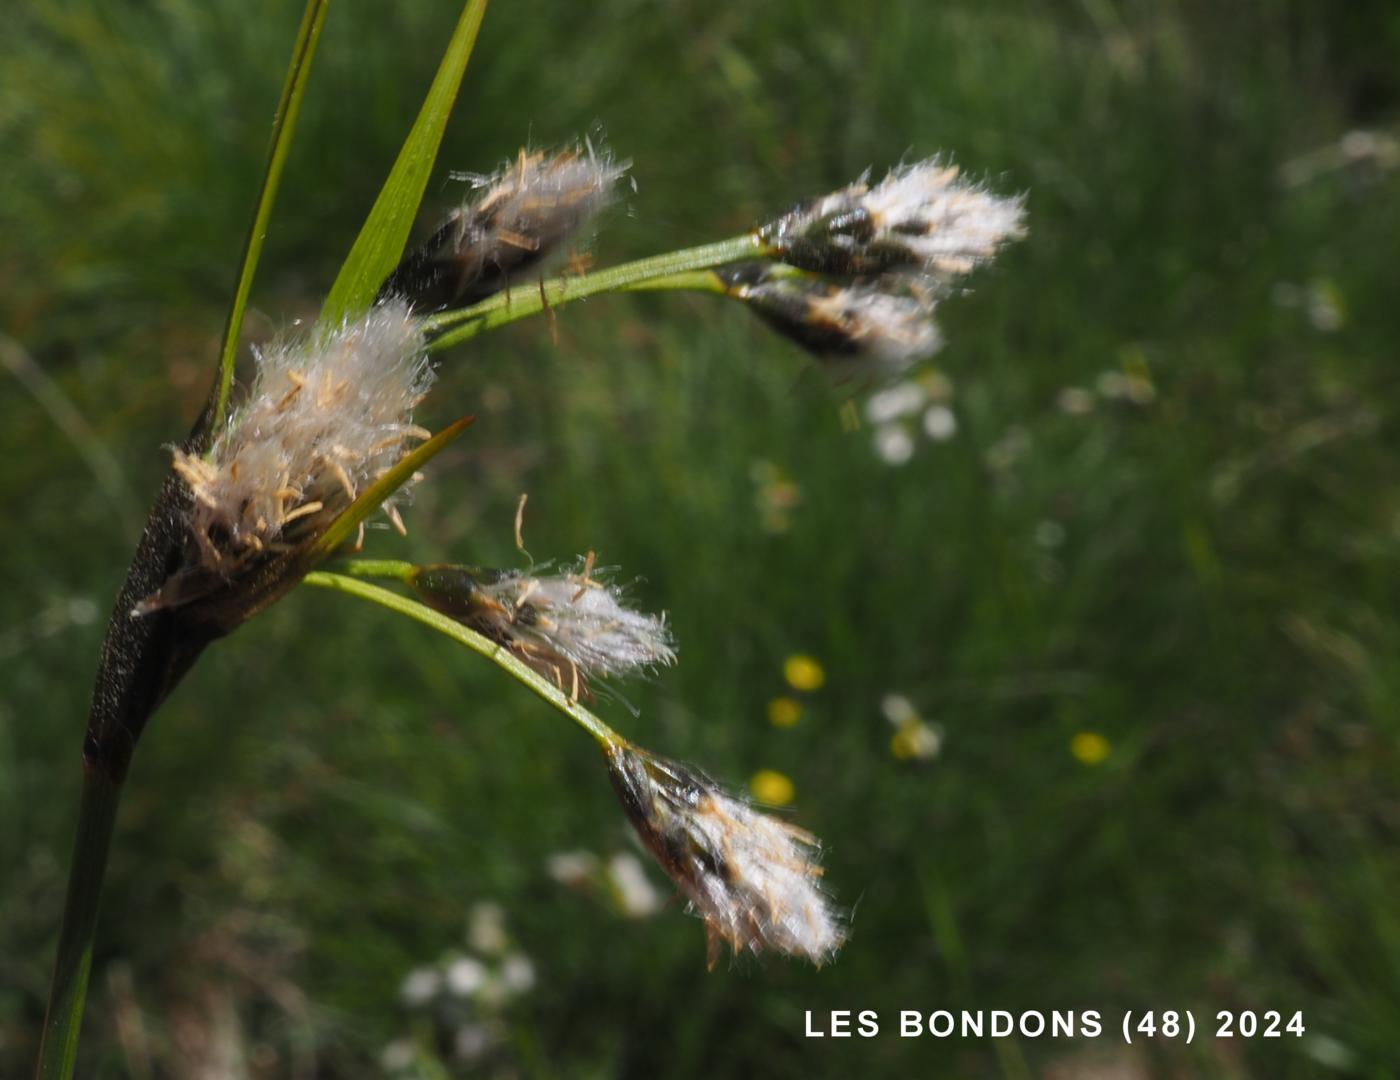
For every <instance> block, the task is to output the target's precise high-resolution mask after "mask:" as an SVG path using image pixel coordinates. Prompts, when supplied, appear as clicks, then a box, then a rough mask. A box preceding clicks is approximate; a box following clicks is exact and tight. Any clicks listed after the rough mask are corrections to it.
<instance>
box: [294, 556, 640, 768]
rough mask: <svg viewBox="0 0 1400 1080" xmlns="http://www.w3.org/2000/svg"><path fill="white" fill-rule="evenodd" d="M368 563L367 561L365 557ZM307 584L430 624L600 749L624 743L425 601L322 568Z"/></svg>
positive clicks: (573, 703)
mask: <svg viewBox="0 0 1400 1080" xmlns="http://www.w3.org/2000/svg"><path fill="white" fill-rule="evenodd" d="M365 561H366V562H368V561H369V560H365ZM303 580H304V581H305V582H306V584H308V585H317V586H319V587H321V588H323V589H335V590H336V591H338V592H343V593H349V594H350V595H351V596H357V597H359V598H360V599H361V600H369V601H371V602H372V603H375V604H378V605H380V606H381V607H385V608H388V609H389V610H390V611H393V612H397V613H398V614H400V615H407V616H408V617H409V618H410V619H416V620H417V621H418V622H420V623H422V624H423V625H424V626H430V627H432V628H433V629H434V630H436V631H437V632H438V633H440V634H446V635H447V636H448V637H450V638H452V639H453V640H454V641H457V642H460V643H461V644H463V645H465V646H466V647H467V648H469V649H471V650H473V651H474V652H477V653H479V654H481V655H482V656H484V657H486V659H488V660H490V661H491V662H492V663H493V664H495V665H497V666H498V667H501V668H504V669H505V670H506V671H508V672H509V673H510V674H511V675H512V676H513V677H514V678H515V679H516V680H517V681H519V682H521V683H523V684H524V685H525V686H527V687H529V688H530V689H531V690H533V691H534V692H535V694H536V695H538V696H539V697H541V698H543V699H544V700H545V701H547V702H548V703H549V704H551V705H553V706H554V707H555V708H556V709H558V710H559V711H560V712H561V713H563V714H564V715H565V716H567V717H568V718H569V719H570V720H572V721H573V722H574V723H576V724H577V725H578V726H579V727H581V728H583V730H584V731H586V732H588V734H590V735H592V736H593V738H595V739H597V740H598V743H599V745H601V746H602V747H603V749H605V750H607V749H609V748H614V747H618V746H625V745H627V740H626V739H624V738H623V737H622V736H621V735H619V734H618V733H617V732H615V731H614V730H613V729H612V728H610V727H608V725H607V724H605V723H603V721H602V720H600V719H599V718H598V717H596V716H594V715H593V713H591V712H589V711H588V710H587V709H585V708H584V707H583V706H582V705H580V704H579V703H578V702H577V701H575V700H574V699H573V698H571V697H569V695H568V694H566V693H564V692H563V691H562V690H560V689H559V688H558V687H557V686H555V685H554V684H553V683H552V682H550V681H549V680H548V679H546V678H545V677H544V676H543V675H540V674H539V673H537V672H535V671H532V670H531V669H530V668H528V667H526V666H525V665H524V664H523V663H521V662H520V661H519V660H517V659H516V658H515V657H514V656H513V655H512V654H511V653H510V652H509V651H508V650H506V649H503V648H501V646H500V645H497V644H496V643H495V642H494V641H489V640H487V639H486V638H484V637H482V636H481V635H480V634H478V633H477V632H476V631H475V630H469V629H467V627H465V626H463V625H462V624H461V623H459V622H457V621H456V620H454V619H450V618H448V617H447V616H446V615H443V614H442V613H441V612H437V611H434V610H433V609H432V608H430V607H428V606H427V605H426V604H421V603H419V602H418V601H417V600H413V599H410V598H409V597H407V596H400V595H399V594H398V593H396V592H391V591H390V590H388V589H386V588H383V587H382V586H379V585H371V584H370V583H369V582H367V581H359V580H357V579H356V578H353V577H347V576H346V575H344V574H331V573H327V572H326V571H324V570H314V571H312V572H311V573H309V574H307V575H306V577H305V578H304V579H303Z"/></svg>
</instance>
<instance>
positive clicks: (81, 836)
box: [38, 761, 121, 1080]
mask: <svg viewBox="0 0 1400 1080" xmlns="http://www.w3.org/2000/svg"><path fill="white" fill-rule="evenodd" d="M120 796H121V781H120V780H118V779H116V778H115V777H113V776H111V775H110V774H109V773H108V772H107V771H106V770H104V769H102V768H101V767H94V765H93V764H92V763H91V762H88V761H85V762H84V770H83V796H82V803H81V805H80V807H79V810H78V838H77V840H76V842H75V843H74V845H73V865H72V870H71V873H70V876H69V879H68V896H67V899H66V900H65V902H64V909H63V929H62V931H61V932H60V934H59V939H58V959H57V960H56V962H55V963H54V974H53V982H52V984H51V987H50V991H49V995H50V996H49V1007H48V1012H47V1014H46V1015H45V1017H44V1031H43V1035H42V1042H41V1045H40V1050H39V1069H38V1077H39V1080H59V1078H63V1080H66V1078H67V1077H70V1076H72V1075H73V1064H74V1061H75V1060H76V1058H77V1055H78V1031H79V1029H80V1028H81V1026H82V1016H83V1001H84V999H85V998H86V996H87V984H88V974H89V972H90V971H91V969H92V943H93V937H94V936H95V934H96V932H97V909H98V902H99V900H100V898H101V895H102V876H103V874H104V872H105V871H106V868H107V851H108V848H109V847H110V846H111V840H112V827H113V825H114V823H115V822H116V817H117V801H118V799H119V798H120Z"/></svg>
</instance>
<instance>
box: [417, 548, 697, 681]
mask: <svg viewBox="0 0 1400 1080" xmlns="http://www.w3.org/2000/svg"><path fill="white" fill-rule="evenodd" d="M413 587H414V588H415V590H417V592H418V594H419V596H421V597H422V598H423V600H424V602H426V603H427V604H428V605H430V606H431V607H434V608H436V609H437V610H439V611H441V612H443V613H444V614H446V615H449V616H451V617H452V618H454V619H457V620H458V621H459V622H462V623H463V624H465V625H467V626H469V627H471V628H472V629H473V630H475V631H477V633H479V634H481V635H482V636H484V637H487V638H490V639H491V640H492V641H496V642H498V643H500V644H502V645H505V646H507V647H509V648H510V649H511V651H512V652H514V653H515V654H516V655H517V656H519V657H520V659H522V660H523V661H525V663H527V664H529V665H530V666H531V667H533V668H534V669H535V670H537V671H539V672H540V673H541V674H543V675H545V676H546V677H547V678H549V679H550V680H551V681H552V682H554V683H555V684H556V685H557V686H559V687H560V688H561V689H563V690H571V689H578V690H580V691H584V690H587V686H588V681H589V679H591V678H593V677H594V676H616V675H629V674H633V673H635V672H638V671H643V670H645V669H647V668H651V667H658V666H667V665H670V664H673V663H675V660H676V650H675V645H674V642H673V641H672V639H671V633H670V630H669V628H668V627H667V626H666V620H665V618H664V617H662V616H659V615H648V614H645V613H643V612H638V611H633V610H632V609H630V608H628V607H627V606H626V605H625V603H624V596H623V593H622V590H621V589H620V588H619V587H618V586H616V585H614V584H611V583H610V582H609V581H608V580H607V572H606V571H604V570H596V569H593V568H592V567H591V566H590V565H589V564H588V562H587V561H586V560H585V561H582V562H580V564H579V565H578V566H577V568H576V569H575V570H573V571H571V572H566V573H561V574H550V575H538V574H527V573H523V572H521V571H519V570H480V569H467V568H465V567H454V566H430V567H424V568H423V569H421V570H419V571H418V573H417V574H416V575H415V576H414V579H413Z"/></svg>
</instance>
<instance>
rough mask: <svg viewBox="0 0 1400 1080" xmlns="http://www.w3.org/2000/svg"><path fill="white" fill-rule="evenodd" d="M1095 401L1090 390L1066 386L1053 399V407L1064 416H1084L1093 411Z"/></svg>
mask: <svg viewBox="0 0 1400 1080" xmlns="http://www.w3.org/2000/svg"><path fill="white" fill-rule="evenodd" d="M1096 400H1097V399H1096V398H1095V397H1094V392H1093V391H1092V390H1086V389H1084V387H1082V386H1066V387H1065V388H1064V389H1063V390H1061V391H1060V392H1059V394H1058V395H1057V396H1056V398H1055V405H1056V407H1057V408H1059V410H1060V412H1062V413H1064V414H1065V415H1066V416H1086V415H1087V414H1089V413H1091V412H1093V411H1094V404H1095V401H1096Z"/></svg>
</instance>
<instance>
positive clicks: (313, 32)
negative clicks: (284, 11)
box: [210, 0, 330, 436]
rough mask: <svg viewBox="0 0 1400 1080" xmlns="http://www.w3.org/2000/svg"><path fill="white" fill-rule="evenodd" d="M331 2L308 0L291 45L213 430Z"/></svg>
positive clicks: (224, 353)
mask: <svg viewBox="0 0 1400 1080" xmlns="http://www.w3.org/2000/svg"><path fill="white" fill-rule="evenodd" d="M329 3H330V0H307V4H306V12H305V14H303V15H302V19H301V30H300V31H299V32H298V33H297V41H296V45H295V47H294V48H293V50H292V62H291V64H290V65H289V66H288V68H287V81H286V82H285V83H284V84H283V86H282V97H281V99H280V100H279V101H278V102H277V112H276V113H275V114H273V118H272V141H271V142H270V143H269V145H268V149H267V166H266V168H265V169H264V170H263V182H262V188H261V190H260V191H259V193H258V205H257V207H256V208H255V209H254V211H253V220H252V222H250V223H249V225H248V235H247V237H246V238H245V239H244V241H243V262H242V265H241V268H240V269H239V272H238V284H237V285H236V286H235V287H234V290H233V303H232V304H230V305H229V311H228V322H227V323H225V324H224V343H223V348H222V349H221V350H220V354H219V386H218V389H217V390H216V391H215V398H214V412H213V416H212V422H211V423H210V432H211V435H213V436H216V435H217V433H218V432H219V430H220V429H221V428H222V427H223V425H224V417H225V416H226V415H227V414H228V399H229V394H230V392H231V391H232V389H233V364H234V360H235V359H236V357H237V355H238V336H239V333H240V331H241V330H242V328H243V311H244V309H245V308H246V307H247V306H248V294H249V292H250V291H251V290H252V288H253V274H254V273H255V272H256V271H257V269H258V260H259V259H260V258H261V256H262V248H263V240H264V239H265V238H266V237H267V223H268V221H269V220H270V219H271V217H272V206H273V204H274V203H275V202H276V201H277V188H278V186H279V185H280V184H281V181H282V168H283V166H284V165H286V163H287V152H288V150H290V149H291V145H292V133H293V132H294V131H295V130H296V126H297V116H298V115H299V114H300V113H301V99H302V98H303V96H305V93H306V83H307V78H308V76H309V75H310V74H311V59H312V57H314V56H315V55H316V43H317V42H318V41H319V40H320V37H321V25H322V23H324V22H325V19H326V6H327V5H328V4H329Z"/></svg>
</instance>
